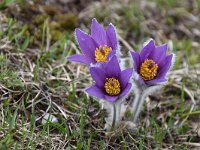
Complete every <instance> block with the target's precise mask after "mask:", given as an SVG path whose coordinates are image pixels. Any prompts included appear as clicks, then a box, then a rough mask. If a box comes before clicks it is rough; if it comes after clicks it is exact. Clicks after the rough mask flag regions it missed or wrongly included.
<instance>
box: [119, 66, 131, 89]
mask: <svg viewBox="0 0 200 150" xmlns="http://www.w3.org/2000/svg"><path fill="white" fill-rule="evenodd" d="M132 73H133V68H129V69H126V70H123V71H122V72H121V74H120V84H121V88H125V86H126V85H127V83H128V81H129V79H130V77H131V76H132Z"/></svg>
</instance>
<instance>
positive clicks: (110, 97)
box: [105, 95, 118, 102]
mask: <svg viewBox="0 0 200 150" xmlns="http://www.w3.org/2000/svg"><path fill="white" fill-rule="evenodd" d="M105 99H106V100H107V101H109V102H115V101H116V100H118V96H108V95H105Z"/></svg>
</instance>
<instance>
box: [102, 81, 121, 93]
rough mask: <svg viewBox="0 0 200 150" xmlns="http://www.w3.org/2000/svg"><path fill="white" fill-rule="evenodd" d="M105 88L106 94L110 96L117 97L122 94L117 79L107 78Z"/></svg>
mask: <svg viewBox="0 0 200 150" xmlns="http://www.w3.org/2000/svg"><path fill="white" fill-rule="evenodd" d="M106 80H107V81H106V83H105V85H104V88H105V90H106V93H107V94H108V95H110V96H116V95H118V94H119V93H120V83H119V81H118V80H117V79H115V78H106Z"/></svg>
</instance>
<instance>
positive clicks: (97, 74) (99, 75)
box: [90, 67, 106, 88]
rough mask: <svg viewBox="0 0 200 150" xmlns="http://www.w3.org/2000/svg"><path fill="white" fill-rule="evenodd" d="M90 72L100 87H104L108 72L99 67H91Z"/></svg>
mask: <svg viewBox="0 0 200 150" xmlns="http://www.w3.org/2000/svg"><path fill="white" fill-rule="evenodd" d="M90 74H91V76H92V78H93V79H94V81H95V82H96V84H97V86H98V87H100V88H102V87H104V85H105V82H106V74H105V71H104V70H103V69H101V68H97V67H91V68H90Z"/></svg>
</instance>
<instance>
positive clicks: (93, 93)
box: [85, 85, 105, 99]
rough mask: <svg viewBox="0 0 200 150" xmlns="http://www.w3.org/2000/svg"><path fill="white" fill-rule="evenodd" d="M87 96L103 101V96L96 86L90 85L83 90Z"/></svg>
mask: <svg viewBox="0 0 200 150" xmlns="http://www.w3.org/2000/svg"><path fill="white" fill-rule="evenodd" d="M85 91H86V92H87V93H88V94H89V95H91V96H94V97H97V98H100V99H105V95H104V93H103V91H102V90H101V89H100V88H99V87H97V86H96V85H92V86H91V87H89V88H88V89H86V90H85Z"/></svg>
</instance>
